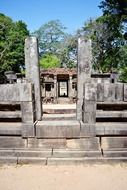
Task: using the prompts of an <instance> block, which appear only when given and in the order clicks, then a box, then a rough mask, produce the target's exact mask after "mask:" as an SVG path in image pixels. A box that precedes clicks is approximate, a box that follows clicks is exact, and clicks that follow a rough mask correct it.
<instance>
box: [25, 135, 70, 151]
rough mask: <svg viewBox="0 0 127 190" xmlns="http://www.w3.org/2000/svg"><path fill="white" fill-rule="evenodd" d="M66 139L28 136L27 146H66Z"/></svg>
mask: <svg viewBox="0 0 127 190" xmlns="http://www.w3.org/2000/svg"><path fill="white" fill-rule="evenodd" d="M66 143H67V142H66V139H35V138H28V148H51V149H53V148H57V149H58V148H66Z"/></svg>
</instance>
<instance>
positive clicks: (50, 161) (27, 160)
mask: <svg viewBox="0 0 127 190" xmlns="http://www.w3.org/2000/svg"><path fill="white" fill-rule="evenodd" d="M126 162H127V157H98V158H97V157H91V158H88V157H85V158H73V157H72V158H37V157H18V158H17V157H4V156H3V157H0V164H15V165H17V164H41V165H85V164H117V163H126Z"/></svg>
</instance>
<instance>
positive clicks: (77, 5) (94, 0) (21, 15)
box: [0, 0, 102, 33]
mask: <svg viewBox="0 0 127 190" xmlns="http://www.w3.org/2000/svg"><path fill="white" fill-rule="evenodd" d="M101 1H102V0H0V13H3V14H5V15H6V16H9V17H11V18H12V19H13V20H14V21H18V20H22V21H23V22H25V23H26V24H27V27H28V29H29V30H30V31H31V32H33V31H35V30H37V29H39V27H40V26H41V25H43V24H45V23H47V22H48V21H51V20H56V19H58V20H60V21H61V23H62V24H63V25H64V26H65V27H67V31H66V32H68V33H74V32H75V31H76V30H77V29H79V28H81V27H82V26H83V25H84V23H85V22H86V21H88V20H89V18H97V17H98V16H101V15H102V11H101V10H100V9H99V8H98V5H99V4H100V2H101Z"/></svg>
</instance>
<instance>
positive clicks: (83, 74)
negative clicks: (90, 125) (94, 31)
mask: <svg viewBox="0 0 127 190" xmlns="http://www.w3.org/2000/svg"><path fill="white" fill-rule="evenodd" d="M91 62H92V51H91V40H88V39H84V38H79V39H78V66H77V69H78V71H77V120H82V105H83V84H84V83H85V82H89V81H90V77H91V68H92V64H91Z"/></svg>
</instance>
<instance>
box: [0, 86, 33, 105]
mask: <svg viewBox="0 0 127 190" xmlns="http://www.w3.org/2000/svg"><path fill="white" fill-rule="evenodd" d="M32 88H33V87H32V84H31V83H15V84H2V85H0V102H4V101H5V102H6V101H10V102H15V101H17V102H21V101H32Z"/></svg>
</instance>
